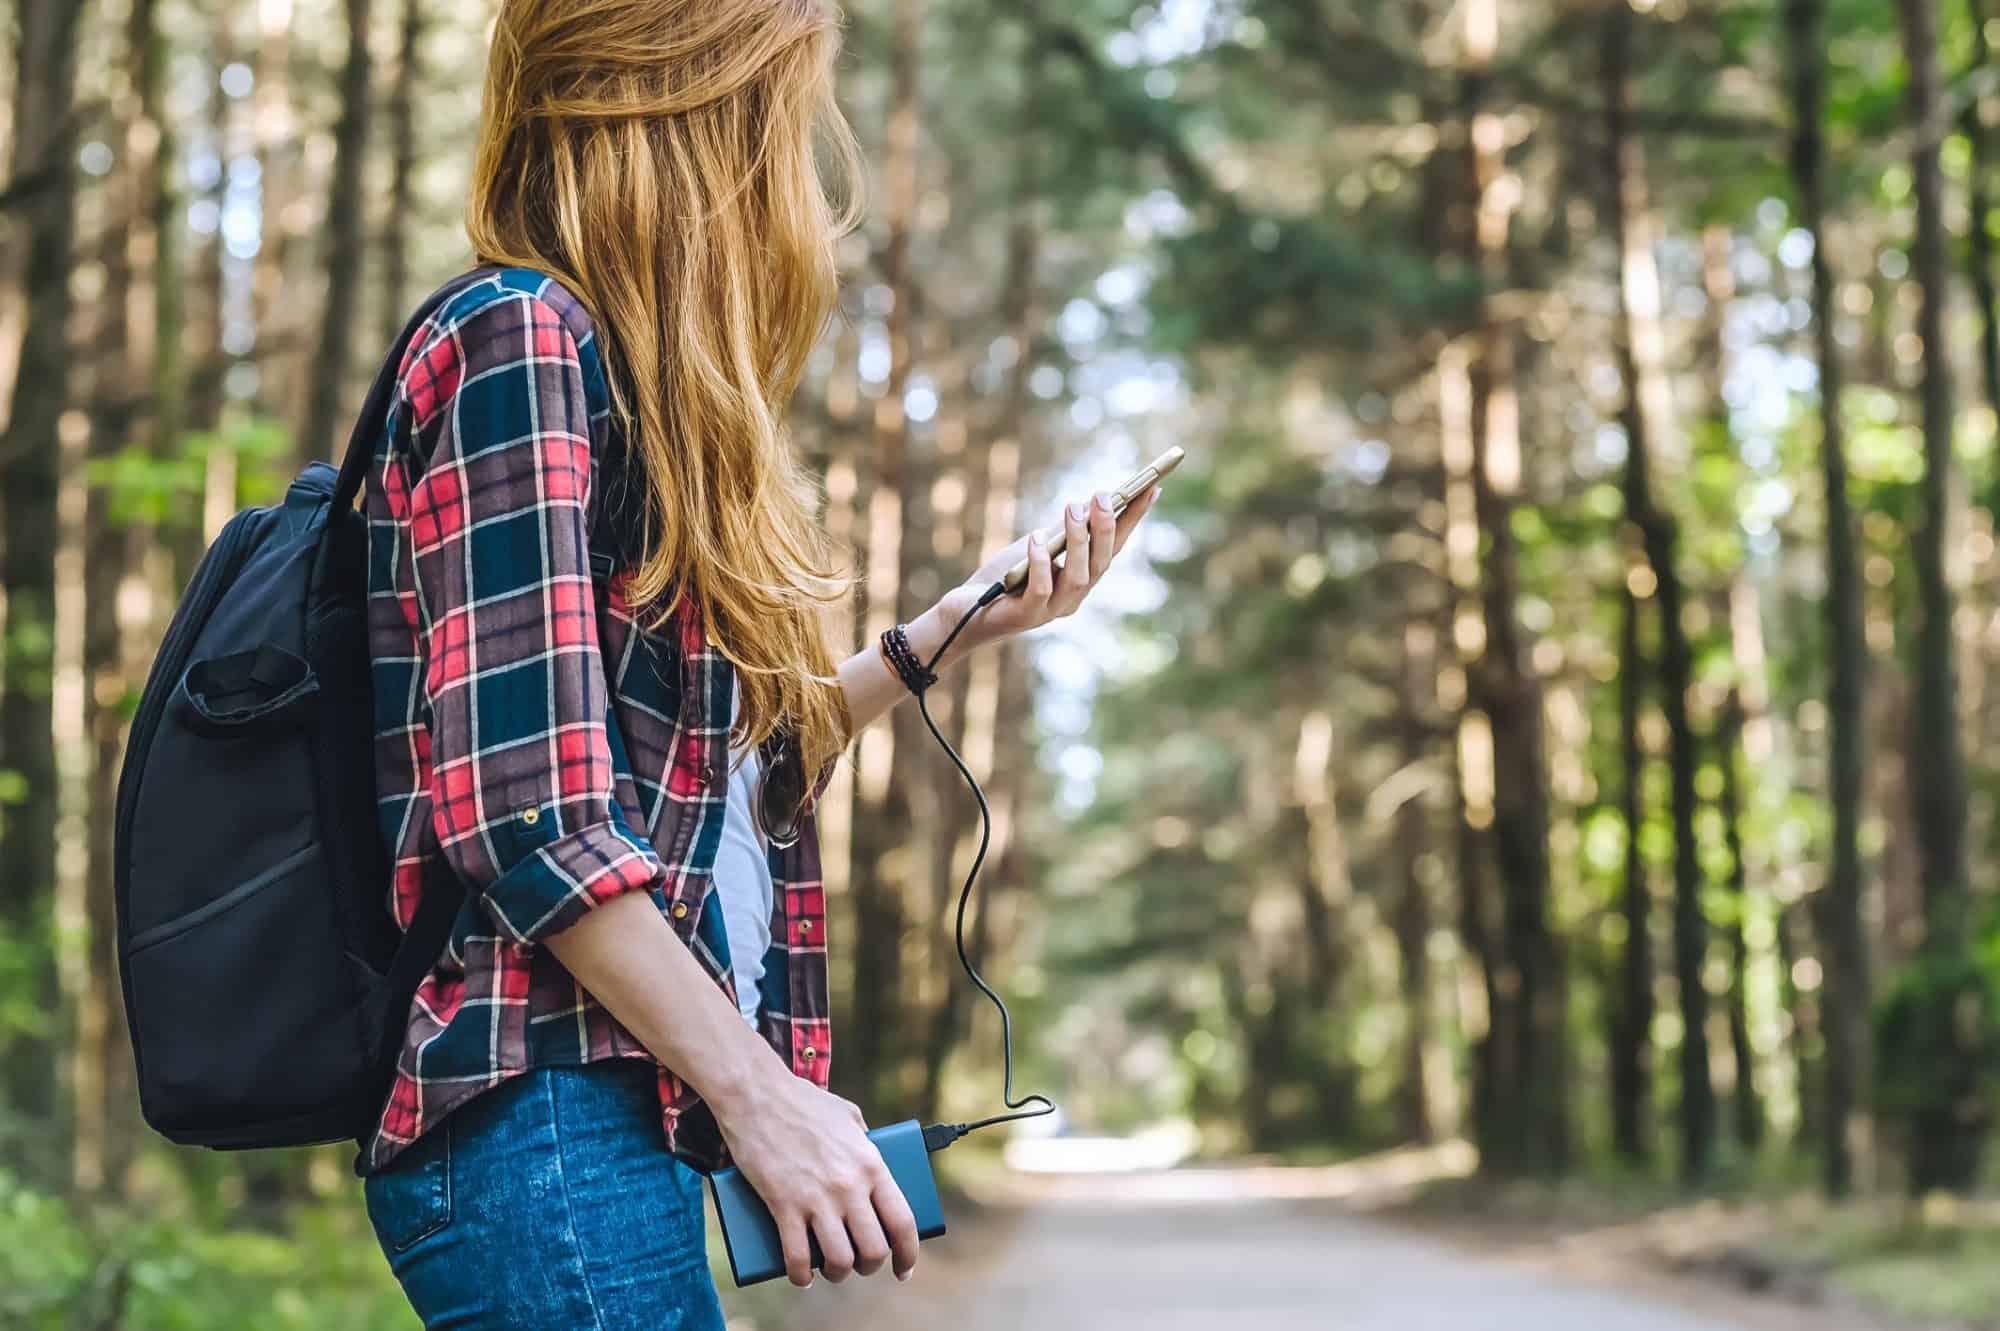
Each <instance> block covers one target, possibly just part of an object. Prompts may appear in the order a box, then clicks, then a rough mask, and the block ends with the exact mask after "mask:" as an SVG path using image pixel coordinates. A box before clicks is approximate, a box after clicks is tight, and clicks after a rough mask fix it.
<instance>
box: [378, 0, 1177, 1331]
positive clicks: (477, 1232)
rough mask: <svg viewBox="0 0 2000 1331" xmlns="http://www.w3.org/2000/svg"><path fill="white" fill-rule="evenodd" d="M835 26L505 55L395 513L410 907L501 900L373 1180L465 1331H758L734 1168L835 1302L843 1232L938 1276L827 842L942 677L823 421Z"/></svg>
mask: <svg viewBox="0 0 2000 1331" xmlns="http://www.w3.org/2000/svg"><path fill="white" fill-rule="evenodd" d="M837 39H838V32H837V17H836V15H835V14H834V12H833V11H832V9H831V6H830V4H828V3H825V2H824V0H504V3H503V4H502V6H501V10H500V14H499V18H498V20H497V23H496V26H495V28H494V32H493V42H492V52H491V57H490V66H489V70H488V74H487V82H486V91H485V99H484V105H483V108H482V119H481V126H480V138H479V149H478V156H477V163H476V167H475V179H474V182H473V186H472V193H471V201H470V205H469V209H468V230H469V232H470V234H471V238H472V242H473V247H474V249H475V251H476V253H477V254H478V256H479V258H480V260H481V262H482V264H483V265H486V267H485V269H484V270H483V271H482V273H481V275H480V277H479V278H478V279H477V280H475V281H474V282H473V283H472V284H471V285H469V286H467V287H466V288H465V289H464V290H462V291H459V292H458V293H457V294H455V295H454V296H452V297H451V299H449V300H448V301H447V302H446V303H445V305H444V306H443V307H442V309H441V310H440V311H439V312H438V314H437V315H435V316H434V317H433V318H432V320H431V321H430V323H429V324H428V326H427V327H426V328H425V329H424V330H423V331H422V332H421V333H420V334H419V336H418V337H417V339H416V340H415V341H414V342H413V343H412V345H411V349H410V351H409V353H408V355H407V356H406V357H405V359H404V362H403V365H402V368H401V372H400V378H399V382H398V393H397V395H396V399H395V402H394V405H393V406H392V408H391V410H390V412H389V415H388V418H387V420H386V421H385V423H384V428H383V434H382V440H381V443H380V445H379V447H378V451H377V454H376V458H375V465H374V467H373V468H372V472H371V476H370V484H369V487H368V494H367V501H366V502H367V510H368V518H369V548H370V569H371V572H370V578H371V582H370V587H371V597H370V635H371V639H370V640H371V655H372V658H373V670H374V684H375V692H376V698H377V704H376V706H377V712H378V718H377V736H378V746H377V752H378V759H377V767H378V773H377V775H378V779H379V782H380V794H381V808H382V811H383V819H382V821H383V828H384V834H385V836H387V837H388V839H389V841H390V844H391V847H392V850H393V853H394V856H395V863H396V881H395V889H394V893H393V900H392V902H391V907H392V909H393V911H394V913H395V915H396V918H397V920H398V923H399V924H400V925H402V926H404V927H407V926H408V923H409V921H410V919H411V918H412V916H413V915H414V913H415V910H416V905H417V902H418V901H419V900H420V899H421V896H422V894H423V893H424V891H425V890H427V889H426V884H427V881H431V880H435V879H437V878H439V877H442V876H443V875H445V874H446V873H447V872H448V873H450V874H454V875H455V876H456V877H457V879H458V882H459V883H460V884H461V885H462V886H463V888H464V890H465V893H466V901H465V904H464V905H463V906H462V907H461V908H460V910H459V914H458V917H457V921H456V924H455V928H454V933H453V938H452V942H451V944H450V945H449V946H448V948H447V949H446V952H445V955H444V956H443V957H442V958H441V959H440V960H439V962H438V964H437V965H436V967H435V968H434V970H433V971H432V973H431V974H430V975H429V976H428V977H427V978H426V980H425V981H424V983H423V985H422V987H421V988H420V989H419V990H418V993H417V997H416V1001H415V1002H414V1003H413V1005H412V1008H411V1012H410V1014H409V1024H408V1030H407V1034H406V1037H405V1041H404V1044H403V1047H402V1050H401V1054H400V1057H399V1060H398V1067H397V1076H396V1082H395V1085H394V1087H393V1089H392V1091H391V1093H390V1095H389V1098H388V1101H387V1103H386V1105H385V1107H384V1110H383V1113H382V1117H381V1121H380V1123H379V1125H378V1127H377V1129H376V1131H375V1133H374V1134H373V1137H372V1139H371V1140H370V1141H369V1142H368V1143H367V1144H366V1149H365V1151H364V1153H363V1157H362V1170H363V1172H364V1173H365V1174H366V1176H367V1183H366V1195H367V1203H368V1212H369V1216H370V1218H371V1220H372V1221H373V1223H374V1226H375V1229H376V1232H377V1235H378V1237H379V1238H380V1240H381V1243H382V1247H383V1250H384V1252H385V1253H386V1254H387V1255H388V1257H389V1261H390V1264H391V1266H392V1267H393V1268H394V1270H395V1272H396V1275H397V1277H398V1278H399V1279H400V1280H401V1282H402V1284H403V1288H404V1289H405V1291H406V1292H407V1293H408V1294H409V1296H410V1299H411V1301H412V1303H413V1304H414V1305H415V1306H416V1309H417V1311H418V1312H419V1313H420V1314H421V1315H422V1317H423V1319H424V1322H425V1324H426V1325H427V1326H430V1327H442V1326H451V1327H532V1328H537V1329H538V1331H540V1329H544V1328H564V1327H596V1328H620V1327H627V1326H640V1325H645V1326H648V1327H676V1326H678V1327H698V1328H705V1329H707V1328H720V1327H721V1325H722V1319H721V1314H720V1310H719V1307H718V1304H717V1300H716V1295H715V1290H714V1287H713V1285H712V1284H711V1282H710V1279H709V1276H708V1269H707V1265H706V1262H705V1259H704V1254H703V1225H702V1201H701V1190H700V1175H699V1174H698V1173H697V1172H696V1169H697V1168H699V1169H703V1170H705V1169H710V1168H713V1167H716V1166H718V1165H720V1164H722V1163H724V1162H733V1163H734V1164H736V1165H737V1166H739V1167H740V1168H741V1169H742V1171H743V1173H744V1174H745V1176H746V1177H747V1178H748V1179H749V1181H750V1182H751V1184H752V1185H753V1186H754V1187H755V1188H756V1189H757V1191H758V1193H759V1195H760V1196H762V1197H763V1199H764V1200H765V1202H766V1203H767V1204H768V1205H769V1207H770V1209H771V1211H772V1213H773V1215H774V1217H775V1218H776V1220H777V1222H778V1227H779V1231H780V1233H781V1235H782V1237H783V1240H784V1247H785V1255H786V1261H787V1266H788V1270H789V1274H790V1277H791V1279H792V1281H793V1283H794V1284H798V1285H805V1284H808V1283H810V1282H811V1279H812V1271H811V1267H810V1259H809V1256H808V1242H807V1239H808V1234H810V1235H811V1236H812V1237H813V1238H815V1239H817V1241H818V1245H819V1247H820V1249H821V1251H822V1253H823V1254H824V1263H823V1268H822V1269H823V1270H824V1271H825V1273H826V1275H827V1277H828V1279H830V1280H835V1281H838V1280H841V1279H844V1278H845V1277H846V1276H847V1275H848V1274H850V1273H851V1272H855V1271H859V1272H861V1273H863V1274H872V1273H874V1272H876V1271H877V1270H879V1269H881V1268H882V1267H883V1266H884V1265H885V1264H891V1265H892V1267H893V1269H894V1271H895V1272H896V1274H897V1276H898V1277H899V1278H904V1279H907V1278H908V1277H909V1275H910V1272H911V1270H912V1268H913V1267H914V1265H915V1263H916V1257H917V1245H916V1238H915V1233H914V1227H913V1224H912V1221H911V1217H910V1212H909V1208H908V1206H907V1205H906V1204H905V1203H904V1201H903V1198H902V1196H901V1194H900V1192H899V1191H898V1190H897V1188H896V1186H895V1183H894V1181H893V1180H892V1179H891V1178H890V1177H889V1175H888V1173H887V1171H886V1169H885V1167H884V1165H883V1163H882V1159H881V1157H880V1155H879V1154H878V1153H877V1152H876V1151H875V1149H874V1147H873V1145H872V1144H871V1143H870V1142H869V1141H868V1140H867V1138H866V1136H865V1135H864V1128H865V1125H864V1123H863V1121H862V1117H861V1113H860V1111H859V1110H858V1109H857V1108H856V1107H855V1106H854V1105H852V1104H850V1103H848V1102H847V1101H845V1100H842V1099H839V1098H837V1097H835V1096H833V1095H831V1094H829V1093H828V1092H827V1091H826V1089H825V1087H826V1084H827V1066H828V1061H829V1060H828V1049H829V1033H828V1013H827V998H826V952H825V947H826V941H825V938H824V923H825V919H824V911H823V903H822V897H821V887H820V882H819V871H818V836H817V830H816V826H815V822H814V813H815V804H816V801H817V799H818V797H819V796H820V794H821V793H822V791H823V790H824V788H825V785H826V782H827V780H828V779H829V778H830V777H831V775H832V771H833V765H834V762H835V760H836V759H837V758H838V756H839V754H840V753H841V751H842V750H843V749H844V747H845V746H846V744H847V742H848V740H849V739H850V737H851V736H852V735H853V733H854V732H856V731H858V730H859V729H860V728H861V727H863V726H866V725H868V724H869V723H871V722H873V721H876V720H877V719H879V718H880V717H881V716H883V715H884V714H885V713H886V712H887V711H888V710H889V709H890V708H891V707H892V706H893V705H894V704H895V703H896V702H897V701H898V700H899V699H900V698H901V696H902V695H903V694H904V693H905V692H907V690H906V688H905V686H904V685H903V684H902V683H901V681H900V678H899V676H898V675H897V674H896V673H895V671H894V670H893V669H892V668H891V664H890V661H889V656H888V652H889V651H890V650H891V648H892V647H894V646H897V645H899V644H889V645H888V646H881V647H878V645H877V644H872V643H871V644H870V645H869V646H868V648H867V649H866V650H863V651H861V652H858V653H856V654H855V655H853V656H852V657H849V658H848V659H846V660H844V661H836V660H835V659H834V656H833V654H832V653H831V651H830V650H829V647H828V644H827V641H826V639H825V637H824V635H823V633H822V629H821V622H822V612H823V608H824V607H825V606H827V605H829V604H831V603H834V602H836V601H838V600H839V599H840V598H841V597H843V596H845V595H847V594H848V591H849V584H848V582H847V581H846V580H845V579H844V578H842V577H841V576H838V575H837V574H836V572H835V569H836V564H835V560H834V557H833V553H832V551H831V549H830V546H829V543H828V541H827V538H826V537H825V535H824V533H822V532H821V531H819V530H817V529H816V528H815V525H814V520H813V504H812V500H811V494H812V489H813V484H812V481H811V480H810V478H809V477H808V476H807V475H806V473H804V472H803V471H802V469H801V468H800V466H799V463H798V461H797V459H796V458H795V457H794V455H793V453H792V451H791V449H790V446H789V444H788V443H787V441H786V438H785V434H784V430H783V426H782V418H783V413H784V409H785V406H786V403H787V401H788V399H789V398H790V396H791V394H792V391H793V388H794V386H795V385H796V383H797V382H798V379H799V376H800V373H801V371H802V368H803V366H804V364H805V360H806V356H807V354H808V352H809V351H810V350H811V348H812V346H813V344H814V341H815V339H816V338H817V336H818V334H819V333H820V331H821V329H822V328H823V326H824V324H825V322H826V320H827V318H828V316H829V314H830V312H831V310H832V309H833V306H834V297H835V277H834V265H833V252H834V243H835V240H836V238H837V237H838V235H839V234H840V232H841V230H842V229H843V227H844V226H845V225H846V224H847V222H848V219H847V218H845V217H839V216H836V215H835V212H834V210H833V209H832V208H831V207H830V205H829V203H828V200H827V193H826V191H825V189H824V188H823V186H822V182H821V180H820V178H819V176H818V174H817V170H816V167H815V155H814V149H815V145H816V143H817V144H819V145H822V146H830V147H831V149H832V150H833V154H834V156H835V157H836V158H838V159H839V160H840V161H841V162H842V163H843V164H844V165H845V166H846V167H847V168H848V170H849V171H850V172H851V170H852V168H853V165H854V150H853V146H852V138H851V135H850V134H849V132H848V130H847V127H846V125H845V124H844V122H843V121H842V120H841V118H840V115H839V113H838V111H837V110H836V108H835V105H834V100H833V96H832V87H831V74H832V69H833V64H834V56H835V51H836V48H837ZM1155 493H1157V492H1155ZM1151 500H1152V496H1151V495H1149V496H1147V497H1146V498H1145V499H1143V500H1142V501H1141V502H1140V503H1138V504H1135V505H1133V506H1132V507H1131V508H1130V509H1128V510H1127V512H1126V513H1125V514H1124V515H1123V516H1122V517H1120V518H1117V519H1116V520H1114V517H1113V515H1112V513H1111V511H1110V508H1109V496H1107V495H1098V496H1094V497H1093V498H1092V500H1090V501H1089V502H1087V503H1079V504H1073V505H1070V506H1069V508H1068V509H1067V511H1066V514H1065V518H1064V521H1065V524H1066V531H1067V538H1068V554H1067V555H1066V557H1065V561H1064V564H1063V566H1062V568H1061V569H1060V570H1056V569H1054V568H1052V564H1051V560H1050V557H1049V555H1048V553H1047V550H1046V549H1045V548H1044V545H1043V542H1042V541H1041V539H1039V538H1038V537H1037V536H1033V535H1031V536H1029V537H1027V538H1025V539H1024V540H1023V541H1020V542H1017V543H1016V544H1015V545H1014V546H1013V547H1011V548H1010V549H1008V550H1006V551H1004V552H1002V553H1001V554H999V555H997V556H996V557H995V558H994V559H993V560H992V561H991V562H989V563H988V564H987V565H986V566H985V567H984V568H982V569H981V570H979V571H978V572H977V573H976V574H975V575H974V576H973V577H972V578H971V579H969V580H968V582H967V583H966V584H965V585H964V586H962V587H959V588H958V589H956V590H954V591H953V592H951V593H950V594H948V595H947V596H946V597H944V598H943V600H941V601H940V602H939V603H938V604H937V605H936V606H933V607H931V608H930V609H929V610H927V611H925V612H924V613H923V614H922V615H920V616H918V617H917V618H916V619H915V620H913V621H912V622H911V623H909V624H908V625H907V626H905V627H904V628H903V629H900V630H892V631H891V634H890V635H885V636H894V635H895V634H896V633H897V632H903V633H904V634H905V636H906V637H907V641H908V644H909V645H910V647H911V648H913V649H914V651H915V652H916V653H917V654H918V655H919V656H920V657H921V658H922V659H924V660H926V661H927V660H928V659H929V658H930V655H931V654H932V653H933V652H935V651H936V650H937V648H938V646H939V645H940V644H941V643H942V642H943V641H944V637H945V634H946V633H947V632H948V631H949V629H950V628H951V627H952V626H953V625H954V624H956V623H957V621H958V619H959V617H960V616H961V615H962V614H964V613H965V611H966V610H967V609H969V608H970V607H971V606H972V604H973V602H974V600H975V599H976V598H977V595H978V592H979V591H980V590H981V589H982V588H983V587H985V586H986V585H988V584H989V583H990V582H991V581H992V580H993V579H994V578H995V577H997V576H998V575H999V573H1000V572H1001V571H1002V570H1003V569H1004V568H1005V567H1007V566H1008V565H1010V564H1011V563H1013V562H1014V561H1015V560H1017V559H1019V558H1020V557H1021V556H1022V554H1023V553H1024V552H1025V553H1026V555H1027V557H1028V559H1029V564H1030V570H1031V571H1030V575H1029V579H1028V585H1027V588H1026V590H1025V592H1024V593H1023V594H1021V595H1020V596H1018V597H1009V598H1004V599H1003V600H1001V601H999V602H997V603H995V604H994V605H992V606H990V607H988V608H987V609H986V610H985V611H983V612H982V613H981V615H980V616H979V617H978V618H977V619H975V621H974V622H973V624H972V626H971V627H970V628H968V629H967V630H966V632H965V633H964V634H962V635H961V636H960V638H959V639H958V640H957V642H956V643H954V645H953V649H952V656H951V657H948V658H947V660H946V663H945V664H946V665H947V666H948V665H949V664H950V663H951V661H952V660H955V659H956V658H957V657H958V656H962V655H963V654H964V653H966V652H968V651H971V650H974V649H975V648H976V647H977V646H978V645H979V644H981V643H990V642H992V641H994V640H996V639H999V638H1003V637H1006V636H1008V635H1010V634H1014V633H1019V632H1021V631H1023V630H1026V629H1031V628H1034V627H1036V626H1037V625H1040V624H1043V623H1045V622H1047V621H1048V620H1050V619H1052V618H1054V617H1056V616H1059V615H1064V614H1068V613H1069V612H1071V611H1073V610H1074V609H1075V608H1076V606H1077V605H1078V603H1079V602H1080V601H1081V600H1082V599H1083V597H1084V595H1085V593H1086V592H1087V591H1088V590H1089V589H1090V587H1091V586H1092V585H1093V584H1094V583H1095V582H1096V580H1097V579H1098V578H1099V577H1100V576H1101V575H1102V574H1103V572H1104V570H1105V568H1106V566H1107V565H1108V564H1109V563H1110V561H1111V559H1112V557H1113V556H1114V555H1115V554H1116V553H1117V551H1118V549H1119V548H1120V547H1121V546H1122V545H1123V544H1124V542H1125V539H1126V537H1127V536H1128V535H1129V534H1130V532H1131V529H1132V527H1133V525H1134V523H1136V522H1137V521H1138V519H1139V517H1140V516H1141V515H1142V514H1143V513H1144V511H1145V510H1146V508H1147V507H1149V506H1150V503H1151ZM807 773H811V774H812V779H811V780H810V781H808V780H807V779H806V774H807ZM447 883H448V880H447ZM732 1000H734V1001H732ZM683 1161H685V1162H687V1163H683ZM690 1165H692V1166H694V1168H691V1167H690Z"/></svg>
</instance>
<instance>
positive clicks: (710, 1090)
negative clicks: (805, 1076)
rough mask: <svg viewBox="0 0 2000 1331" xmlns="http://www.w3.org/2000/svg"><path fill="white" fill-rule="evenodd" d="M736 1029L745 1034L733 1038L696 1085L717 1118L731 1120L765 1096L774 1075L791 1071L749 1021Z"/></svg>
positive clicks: (787, 1075) (785, 1074) (788, 1075)
mask: <svg viewBox="0 0 2000 1331" xmlns="http://www.w3.org/2000/svg"><path fill="white" fill-rule="evenodd" d="M735 1032H740V1033H741V1034H742V1035H744V1036H747V1037H748V1038H747V1039H738V1040H735V1041H732V1042H731V1043H730V1046H729V1050H728V1052H727V1053H726V1054H725V1055H724V1056H723V1057H722V1058H720V1059H718V1060H716V1067H715V1068H714V1069H713V1070H712V1071H710V1073H709V1076H708V1084H706V1085H703V1086H700V1087H697V1088H696V1089H697V1090H699V1091H700V1092H701V1098H702V1099H704V1100H706V1101H707V1102H708V1106H709V1108H710V1109H711V1110H713V1111H714V1112H715V1117H716V1120H717V1121H718V1122H729V1121H732V1120H734V1119H735V1117H736V1115H737V1114H738V1112H739V1111H745V1110H748V1109H750V1108H751V1107H752V1106H754V1105H756V1104H757V1103H758V1102H759V1101H760V1100H762V1099H763V1098H765V1097H766V1096H767V1095H768V1094H769V1093H770V1092H769V1087H770V1086H771V1082H772V1078H773V1077H774V1076H782V1077H785V1078H789V1077H790V1076H791V1075H792V1073H791V1069H789V1068H787V1067H786V1066H785V1065H784V1064H783V1063H781V1062H780V1061H779V1060H778V1058H777V1057H776V1055H775V1054H774V1053H773V1052H772V1050H771V1047H770V1046H769V1045H767V1044H765V1043H764V1041H763V1039H762V1037H760V1036H758V1035H757V1033H756V1032H754V1031H752V1030H751V1029H750V1028H749V1026H748V1025H745V1024H741V1023H739V1024H738V1025H737V1026H736V1027H735V1028H734V1031H733V1032H732V1033H735Z"/></svg>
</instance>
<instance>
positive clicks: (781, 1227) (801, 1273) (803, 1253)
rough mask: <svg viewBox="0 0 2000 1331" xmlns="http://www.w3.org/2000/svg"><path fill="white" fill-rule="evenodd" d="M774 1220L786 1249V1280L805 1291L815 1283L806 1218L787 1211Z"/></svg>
mask: <svg viewBox="0 0 2000 1331" xmlns="http://www.w3.org/2000/svg"><path fill="white" fill-rule="evenodd" d="M772 1219H774V1220H776V1221H777V1222H778V1242H779V1243H780V1244H782V1245H783V1246H784V1249H785V1279H787V1280H789V1281H791V1282H792V1283H793V1284H794V1285H797V1286H798V1287H799V1288H800V1289H804V1288H805V1287H806V1286H807V1285H810V1284H812V1282H813V1266H812V1248H811V1246H810V1245H809V1244H808V1243H807V1241H806V1222H805V1217H804V1216H802V1215H800V1214H799V1213H798V1212H797V1211H793V1210H789V1209H787V1210H783V1211H779V1212H777V1213H776V1214H774V1215H773V1216H772ZM821 1251H825V1249H824V1248H822V1249H821Z"/></svg>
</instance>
